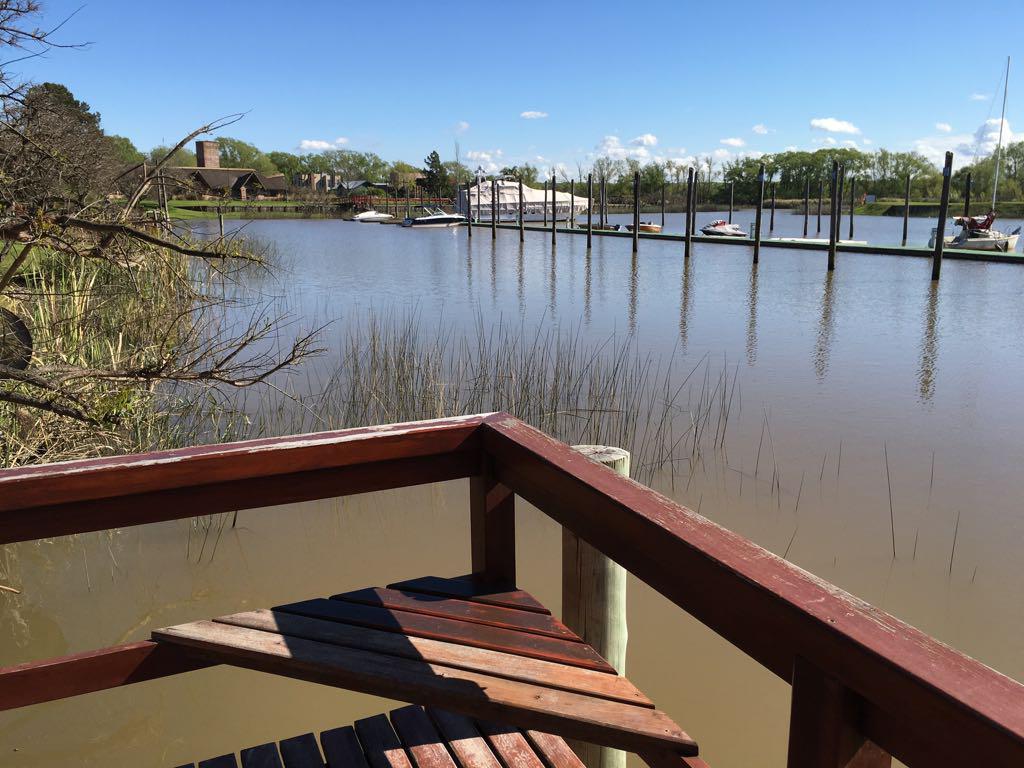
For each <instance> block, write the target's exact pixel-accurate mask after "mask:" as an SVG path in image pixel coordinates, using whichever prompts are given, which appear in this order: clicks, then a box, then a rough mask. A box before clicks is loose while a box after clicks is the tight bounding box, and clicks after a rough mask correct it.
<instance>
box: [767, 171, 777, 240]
mask: <svg viewBox="0 0 1024 768" xmlns="http://www.w3.org/2000/svg"><path fill="white" fill-rule="evenodd" d="M774 231H775V182H774V181H773V182H772V214H771V216H769V217H768V234H769V235H770V234H771V233H772V232H774Z"/></svg>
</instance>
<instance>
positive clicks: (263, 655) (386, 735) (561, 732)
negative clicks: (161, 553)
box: [153, 579, 697, 768]
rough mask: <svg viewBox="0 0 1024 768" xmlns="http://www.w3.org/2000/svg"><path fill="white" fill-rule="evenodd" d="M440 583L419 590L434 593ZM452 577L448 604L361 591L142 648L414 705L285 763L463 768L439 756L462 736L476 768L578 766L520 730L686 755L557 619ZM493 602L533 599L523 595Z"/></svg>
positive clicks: (185, 628)
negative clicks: (184, 652) (175, 649)
mask: <svg viewBox="0 0 1024 768" xmlns="http://www.w3.org/2000/svg"><path fill="white" fill-rule="evenodd" d="M442 581H443V580H440V579H432V580H430V581H429V583H428V587H429V588H432V589H435V590H437V591H441V590H442V589H444V588H445V587H444V585H443V584H442V583H441V582H442ZM455 581H456V586H454V587H452V588H451V591H453V592H457V593H458V592H461V593H462V594H460V595H459V596H457V597H442V596H440V595H426V594H423V593H418V592H415V591H412V590H407V589H393V588H367V589H362V590H355V591H351V592H345V593H341V594H338V595H335V596H334V597H333V598H330V599H328V598H314V599H310V600H303V601H299V602H295V603H289V604H287V605H282V606H278V607H277V608H273V609H260V610H255V611H246V612H243V613H236V614H231V615H227V616H221V617H218V618H215V619H213V620H209V621H206V620H204V621H196V622H191V623H188V624H181V625H178V626H174V627H168V628H165V629H161V630H156V631H154V632H153V639H154V640H155V641H157V642H162V643H171V644H176V645H178V646H184V647H186V648H187V649H188V654H189V656H190V657H195V658H197V659H203V660H205V661H210V662H213V663H224V664H232V665H235V666H240V667H245V668H249V669H254V670H259V671H263V672H268V673H271V674H279V675H283V676H286V677H292V678H296V679H301V680H307V681H311V682H316V683H321V684H324V685H331V686H335V687H340V688H348V689H351V690H354V691H360V692H363V693H369V694H373V695H377V696H384V697H387V698H391V699H398V700H400V701H407V702H411V703H412V704H413V706H411V707H405V708H402V709H400V710H396V711H395V712H394V713H392V719H391V720H390V721H389V720H388V719H387V717H385V716H383V715H381V716H377V717H376V718H370V719H368V720H367V721H363V720H360V721H358V722H357V723H355V725H354V727H353V728H352V729H351V730H346V729H335V730H334V731H329V732H325V733H324V734H321V741H322V742H323V743H324V751H323V754H321V752H320V748H319V746H318V745H317V741H316V738H315V737H314V736H313V734H304V735H303V736H299V737H295V738H294V739H290V740H286V741H284V742H281V744H280V747H279V749H280V759H281V762H282V763H283V765H284V768H309V766H314V767H315V766H321V767H322V766H323V765H324V756H326V760H327V763H328V764H330V762H331V759H332V758H331V753H333V754H334V755H335V762H339V761H340V762H343V763H345V764H346V765H351V766H352V768H460V765H461V768H468V767H467V766H466V765H465V764H464V763H461V762H460V763H458V764H456V763H455V762H453V761H451V760H452V758H451V755H452V754H455V755H456V757H459V755H458V753H457V752H449V751H448V748H447V747H445V748H444V749H441V748H439V747H438V743H439V741H441V740H442V739H443V738H445V737H448V738H452V735H453V734H460V733H461V734H462V736H463V737H464V738H465V742H464V743H460V744H459V749H461V750H462V751H463V752H464V753H465V758H466V761H468V762H474V763H475V764H476V766H477V768H495V766H496V765H497V766H499V768H500V767H502V766H503V767H504V768H550V766H551V765H553V764H554V763H555V762H556V761H557V762H559V763H564V764H566V765H567V766H571V768H579V766H578V765H574V764H573V763H574V760H575V759H576V758H575V755H573V754H572V753H571V750H569V751H568V752H566V751H565V750H568V749H569V748H568V746H565V747H562V746H560V745H561V744H562V743H564V742H561V741H556V742H550V743H549V742H548V741H546V740H545V738H544V737H543V736H542V737H538V739H537V740H534V741H531V737H530V732H531V731H536V732H538V733H540V734H558V737H562V736H564V737H568V738H574V739H580V740H583V741H588V742H592V743H595V744H600V745H603V746H608V747H615V748H618V749H625V750H629V751H635V752H639V753H650V754H653V753H666V754H673V755H677V756H679V757H681V758H682V757H687V756H692V755H696V754H697V747H696V744H695V743H694V742H693V740H692V739H690V737H689V736H688V735H687V734H686V733H685V732H684V731H683V730H682V729H680V728H679V726H677V725H676V724H675V723H674V722H672V720H671V719H669V718H668V717H667V716H666V715H665V714H664V713H663V712H660V711H659V710H657V709H655V708H654V705H653V704H652V703H651V702H650V700H649V699H647V698H646V697H645V696H644V695H643V694H642V693H640V691H638V690H637V689H636V687H635V686H633V685H632V683H630V682H629V681H628V680H626V679H625V678H623V677H621V676H619V675H617V674H616V673H615V670H614V669H613V668H612V667H611V666H610V665H609V664H608V663H607V662H606V661H605V660H604V659H602V658H601V657H600V656H599V655H598V654H597V652H596V651H594V649H593V648H591V647H590V646H589V645H587V644H586V643H584V642H583V641H582V640H581V639H580V638H579V637H578V636H576V635H575V634H573V633H572V632H571V631H570V630H569V629H568V628H567V627H565V625H563V624H561V622H559V621H558V620H557V619H555V618H554V617H552V616H551V615H550V614H548V613H542V612H540V611H537V610H523V609H521V608H518V607H510V606H507V605H497V604H493V603H482V602H477V601H476V600H475V596H472V595H469V594H468V593H469V591H470V590H469V587H473V588H474V589H476V588H478V587H479V585H477V584H474V583H473V582H471V581H469V580H466V579H460V580H455ZM502 594H515V600H516V601H518V602H520V603H523V604H527V605H529V604H531V602H533V603H535V602H536V601H534V600H533V598H531V597H530V596H529V595H527V594H526V593H525V592H522V591H521V590H512V591H511V592H509V593H502ZM423 705H426V706H427V707H428V708H430V709H429V710H428V712H424V711H423V710H422V709H420V707H421V706H423ZM429 712H438V713H441V714H437V715H436V717H431V716H428V715H429ZM460 718H461V719H460ZM469 718H474V724H472V725H470V724H469ZM520 729H525V730H526V731H527V732H526V733H525V734H524V733H523V732H522V731H521V730H520ZM558 737H552V738H558ZM324 739H326V741H324ZM270 746H272V745H270ZM271 752H272V750H271V749H270V748H269V747H268V745H260V747H258V748H256V747H254V748H252V749H251V750H249V751H247V753H246V755H247V756H249V755H250V753H251V757H252V759H253V760H254V761H255V760H256V759H257V758H259V759H261V760H266V761H272V760H273V758H272V757H271ZM548 753H550V754H548ZM224 757H228V756H224ZM218 759H219V758H218ZM459 759H460V760H461V758H459ZM232 760H233V757H232ZM450 761H451V762H450ZM225 764H227V763H225ZM268 765H273V763H272V762H269V763H268ZM210 768H219V766H213V765H211V767H210Z"/></svg>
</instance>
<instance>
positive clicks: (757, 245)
mask: <svg viewBox="0 0 1024 768" xmlns="http://www.w3.org/2000/svg"><path fill="white" fill-rule="evenodd" d="M763 208H764V163H761V167H760V168H758V170H757V211H755V212H754V263H755V264H757V263H758V262H759V261H760V260H761V211H762V209H763Z"/></svg>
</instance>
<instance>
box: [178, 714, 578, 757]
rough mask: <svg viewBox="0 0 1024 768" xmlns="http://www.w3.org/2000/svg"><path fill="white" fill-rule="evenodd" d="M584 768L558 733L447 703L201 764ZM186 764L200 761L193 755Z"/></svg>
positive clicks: (245, 750) (357, 722) (305, 734)
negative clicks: (473, 714)
mask: <svg viewBox="0 0 1024 768" xmlns="http://www.w3.org/2000/svg"><path fill="white" fill-rule="evenodd" d="M325 765H326V768H414V766H415V768H583V763H582V762H580V759H579V758H578V757H577V756H576V753H574V752H573V751H572V749H571V748H570V747H569V745H568V744H566V743H565V741H564V740H562V739H561V738H560V737H558V736H554V735H552V734H550V733H543V732H541V731H530V730H526V731H521V730H519V729H517V728H512V727H509V726H505V725H498V724H496V723H492V722H489V721H485V720H473V719H470V718H469V717H465V716H464V715H458V714H455V713H454V712H448V711H446V710H441V709H428V710H424V709H423V708H422V707H419V706H415V705H412V706H408V707H402V708H401V709H396V710H393V711H392V712H391V713H390V720H389V719H388V715H384V714H381V715H376V716H374V717H368V718H365V719H363V720H357V721H356V722H355V724H354V725H346V726H344V727H342V728H334V729H332V730H330V731H324V732H322V733H321V734H320V739H319V743H318V741H317V738H316V736H315V735H313V734H312V733H304V734H302V735H299V736H294V737H292V738H290V739H284V740H283V741H281V742H273V741H271V742H269V743H266V744H259V745H257V746H254V747H248V748H246V749H243V750H241V751H240V753H239V754H238V755H236V754H235V753H233V752H232V753H230V754H225V755H219V756H217V757H212V758H208V759H206V760H200V761H199V763H198V768H239V766H241V768H324V766H325ZM180 768H196V763H187V764H186V765H183V766H180Z"/></svg>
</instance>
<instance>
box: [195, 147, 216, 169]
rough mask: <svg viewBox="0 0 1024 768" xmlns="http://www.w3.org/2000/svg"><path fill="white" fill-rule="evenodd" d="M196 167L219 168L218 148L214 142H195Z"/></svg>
mask: <svg viewBox="0 0 1024 768" xmlns="http://www.w3.org/2000/svg"><path fill="white" fill-rule="evenodd" d="M196 165H197V166H199V167H200V168H220V147H219V146H218V145H217V142H216V141H197V142H196Z"/></svg>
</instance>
